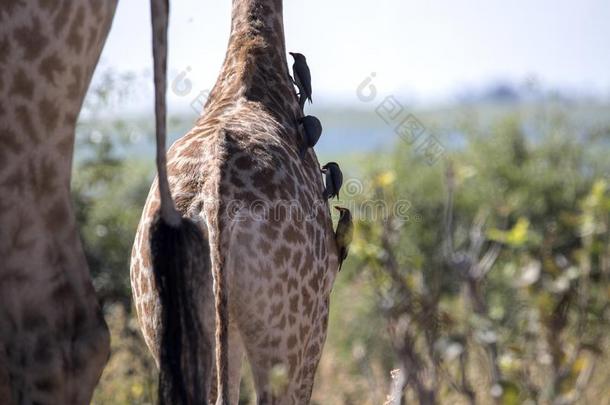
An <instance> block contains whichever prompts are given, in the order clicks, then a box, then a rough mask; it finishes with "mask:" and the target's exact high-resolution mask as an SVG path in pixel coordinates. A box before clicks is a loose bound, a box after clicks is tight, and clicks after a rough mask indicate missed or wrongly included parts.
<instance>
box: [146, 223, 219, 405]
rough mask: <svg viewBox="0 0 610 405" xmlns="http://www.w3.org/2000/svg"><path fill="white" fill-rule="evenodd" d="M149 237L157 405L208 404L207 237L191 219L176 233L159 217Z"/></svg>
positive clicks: (210, 357) (210, 346)
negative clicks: (156, 317) (157, 314)
mask: <svg viewBox="0 0 610 405" xmlns="http://www.w3.org/2000/svg"><path fill="white" fill-rule="evenodd" d="M150 235H151V236H150V247H151V256H152V265H153V272H154V275H155V280H156V285H157V289H158V292H159V298H160V300H161V311H162V328H161V330H162V333H161V345H160V352H159V360H160V361H159V363H160V372H159V404H161V405H163V404H167V405H169V404H207V403H208V402H207V399H208V398H207V396H208V390H209V387H210V383H211V372H212V367H213V353H214V351H213V344H212V342H210V341H209V339H208V335H207V334H206V333H205V331H204V326H203V320H202V319H201V314H202V313H203V312H204V308H203V305H204V303H203V302H202V301H203V300H202V299H201V297H204V296H206V294H205V292H204V291H203V289H204V288H208V289H210V288H212V272H211V262H210V250H209V244H208V240H207V237H205V236H204V234H203V232H202V231H201V228H200V227H199V226H198V225H197V224H196V223H195V222H193V221H191V220H190V219H188V218H182V219H181V222H180V224H179V226H177V227H175V226H173V225H170V224H168V223H167V222H166V221H165V220H164V219H163V217H162V216H161V214H160V212H157V214H156V215H155V219H154V221H153V223H152V226H151V233H150Z"/></svg>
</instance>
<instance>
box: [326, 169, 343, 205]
mask: <svg viewBox="0 0 610 405" xmlns="http://www.w3.org/2000/svg"><path fill="white" fill-rule="evenodd" d="M322 173H324V174H325V175H326V181H325V183H326V188H325V189H324V193H323V196H324V198H325V199H327V200H329V199H331V198H333V197H337V198H339V190H341V186H342V185H343V172H341V169H340V168H339V165H338V164H337V163H336V162H329V163H327V164H325V165H324V166H322Z"/></svg>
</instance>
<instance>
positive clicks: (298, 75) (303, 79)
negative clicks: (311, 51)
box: [289, 52, 312, 109]
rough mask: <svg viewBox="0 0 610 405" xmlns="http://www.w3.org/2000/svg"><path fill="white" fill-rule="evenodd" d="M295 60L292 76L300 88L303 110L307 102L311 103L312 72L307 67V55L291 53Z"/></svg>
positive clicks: (300, 102) (300, 101) (300, 103)
mask: <svg viewBox="0 0 610 405" xmlns="http://www.w3.org/2000/svg"><path fill="white" fill-rule="evenodd" d="M289 53H290V55H292V57H293V58H294V64H293V65H292V76H293V79H294V83H295V84H296V85H297V87H298V88H299V105H300V106H301V109H303V108H304V107H305V100H309V102H310V103H311V102H312V100H311V72H310V71H309V66H307V59H306V58H305V55H303V54H301V53H296V52H289Z"/></svg>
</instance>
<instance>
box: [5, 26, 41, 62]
mask: <svg viewBox="0 0 610 405" xmlns="http://www.w3.org/2000/svg"><path fill="white" fill-rule="evenodd" d="M40 28H41V25H40V19H39V18H38V17H32V23H31V25H29V26H27V25H24V26H22V27H19V28H17V29H15V31H14V32H13V39H14V40H15V42H17V44H18V45H19V46H20V47H21V49H22V51H23V57H24V59H25V60H27V61H30V62H31V61H34V60H35V59H36V58H38V56H40V53H41V52H42V50H43V49H45V48H46V47H47V45H48V43H49V39H48V38H47V37H45V36H44V35H42V33H41V29H40Z"/></svg>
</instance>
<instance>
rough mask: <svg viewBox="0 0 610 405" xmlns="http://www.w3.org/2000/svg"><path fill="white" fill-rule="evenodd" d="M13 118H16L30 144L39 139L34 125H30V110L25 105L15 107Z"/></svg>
mask: <svg viewBox="0 0 610 405" xmlns="http://www.w3.org/2000/svg"><path fill="white" fill-rule="evenodd" d="M15 118H17V122H18V123H19V125H20V126H21V129H22V130H23V132H24V133H25V135H26V136H27V137H28V138H30V140H31V141H32V142H37V141H38V138H39V137H38V133H37V132H36V130H35V129H34V125H33V124H32V115H31V110H30V108H29V107H28V106H26V105H17V106H16V107H15Z"/></svg>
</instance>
